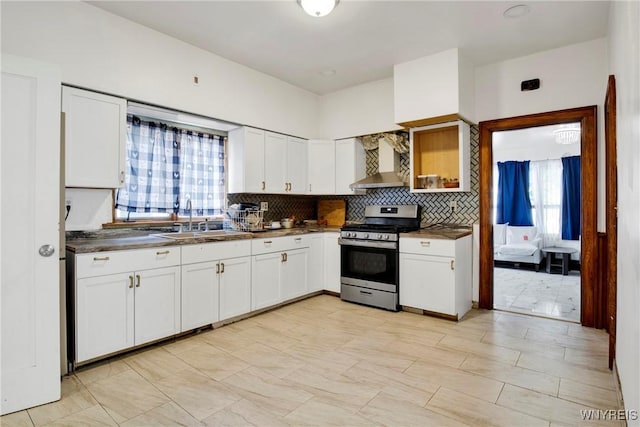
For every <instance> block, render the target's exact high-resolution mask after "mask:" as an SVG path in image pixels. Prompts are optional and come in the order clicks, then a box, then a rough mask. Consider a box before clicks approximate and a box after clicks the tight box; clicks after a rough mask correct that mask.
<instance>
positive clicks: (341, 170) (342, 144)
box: [335, 138, 367, 194]
mask: <svg viewBox="0 0 640 427" xmlns="http://www.w3.org/2000/svg"><path fill="white" fill-rule="evenodd" d="M335 164H336V166H335V167H336V192H335V194H355V192H354V191H353V190H352V189H351V188H349V185H351V184H353V183H354V182H356V181H358V180H360V179H363V178H365V177H366V175H367V172H366V158H365V152H364V147H363V146H362V144H361V143H360V141H358V140H357V139H356V138H349V139H344V140H340V141H336V161H335Z"/></svg>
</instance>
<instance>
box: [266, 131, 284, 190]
mask: <svg viewBox="0 0 640 427" xmlns="http://www.w3.org/2000/svg"><path fill="white" fill-rule="evenodd" d="M264 182H265V192H266V193H276V194H277V193H285V192H286V190H287V185H286V182H287V137H286V136H284V135H280V134H277V133H273V132H265V137H264Z"/></svg>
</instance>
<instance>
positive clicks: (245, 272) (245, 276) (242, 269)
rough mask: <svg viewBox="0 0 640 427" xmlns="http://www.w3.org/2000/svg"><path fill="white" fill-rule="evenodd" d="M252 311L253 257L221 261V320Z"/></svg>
mask: <svg viewBox="0 0 640 427" xmlns="http://www.w3.org/2000/svg"><path fill="white" fill-rule="evenodd" d="M250 311H251V257H250V256H247V257H242V258H231V259H223V260H221V261H220V320H224V319H228V318H230V317H234V316H239V315H241V314H244V313H248V312H250Z"/></svg>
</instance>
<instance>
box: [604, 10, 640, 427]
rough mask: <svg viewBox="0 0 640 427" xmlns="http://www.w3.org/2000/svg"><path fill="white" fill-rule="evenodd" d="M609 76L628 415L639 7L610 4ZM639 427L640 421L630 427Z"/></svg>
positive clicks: (620, 338)
mask: <svg viewBox="0 0 640 427" xmlns="http://www.w3.org/2000/svg"><path fill="white" fill-rule="evenodd" d="M609 64H610V67H609V72H610V74H613V75H615V77H616V95H617V119H618V120H617V149H618V153H617V154H618V158H617V163H618V319H617V324H618V325H617V341H616V365H617V367H618V372H619V376H620V382H621V383H622V393H623V395H624V401H625V407H626V409H635V410H640V363H639V362H638V361H639V360H640V314H639V313H640V311H639V310H638V307H640V221H638V218H640V197H639V196H638V194H640V188H639V187H640V168H638V165H640V149H639V148H638V141H640V3H639V2H637V1H629V2H611V6H610V11H609ZM629 425H630V426H631V425H634V426H640V420H632V421H629Z"/></svg>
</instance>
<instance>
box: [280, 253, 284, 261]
mask: <svg viewBox="0 0 640 427" xmlns="http://www.w3.org/2000/svg"><path fill="white" fill-rule="evenodd" d="M280 262H284V254H280Z"/></svg>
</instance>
